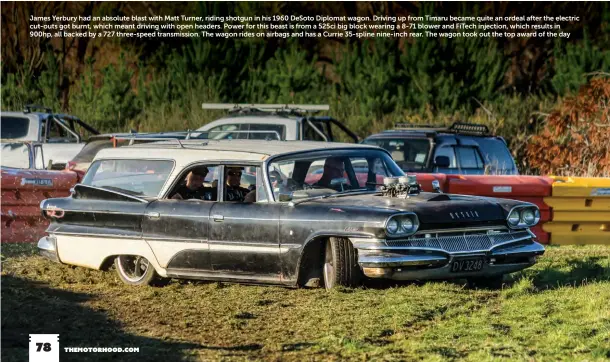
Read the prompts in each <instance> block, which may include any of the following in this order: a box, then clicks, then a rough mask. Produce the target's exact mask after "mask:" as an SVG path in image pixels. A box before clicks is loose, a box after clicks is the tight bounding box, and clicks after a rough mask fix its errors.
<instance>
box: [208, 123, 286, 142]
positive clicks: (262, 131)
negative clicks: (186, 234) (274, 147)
mask: <svg viewBox="0 0 610 362" xmlns="http://www.w3.org/2000/svg"><path fill="white" fill-rule="evenodd" d="M284 129H285V127H284V126H283V125H278V124H258V123H256V124H254V123H253V124H248V123H241V124H225V125H222V126H217V127H214V128H211V129H210V130H209V131H207V132H208V138H209V139H216V140H218V139H242V140H245V139H251V140H278V139H279V140H282V139H284ZM278 137H279V138H278Z"/></svg>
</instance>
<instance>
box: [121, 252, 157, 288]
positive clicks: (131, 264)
mask: <svg viewBox="0 0 610 362" xmlns="http://www.w3.org/2000/svg"><path fill="white" fill-rule="evenodd" d="M149 266H150V264H149V262H148V260H146V258H144V257H141V256H135V255H121V256H119V271H120V272H121V274H122V275H123V276H124V277H125V279H127V280H129V281H131V282H139V281H140V280H142V279H143V278H144V275H146V271H147V270H148V268H149Z"/></svg>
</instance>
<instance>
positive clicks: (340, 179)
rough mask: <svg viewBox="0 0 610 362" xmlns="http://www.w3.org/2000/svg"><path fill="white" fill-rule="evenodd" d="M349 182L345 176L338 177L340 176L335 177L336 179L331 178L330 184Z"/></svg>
mask: <svg viewBox="0 0 610 362" xmlns="http://www.w3.org/2000/svg"><path fill="white" fill-rule="evenodd" d="M348 182H349V181H347V179H346V178H345V177H338V178H334V179H332V180H330V185H331V186H337V185H343V184H346V183H348Z"/></svg>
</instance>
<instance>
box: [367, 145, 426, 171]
mask: <svg viewBox="0 0 610 362" xmlns="http://www.w3.org/2000/svg"><path fill="white" fill-rule="evenodd" d="M364 143H366V144H371V145H375V146H379V147H381V148H384V149H386V150H387V151H388V152H390V154H391V155H392V158H393V159H394V161H395V162H396V164H398V166H399V167H400V168H401V169H402V170H403V171H407V172H416V171H422V170H424V169H425V168H426V164H427V163H428V155H429V154H430V141H429V140H428V139H427V138H421V139H405V138H374V139H368V140H366V141H364Z"/></svg>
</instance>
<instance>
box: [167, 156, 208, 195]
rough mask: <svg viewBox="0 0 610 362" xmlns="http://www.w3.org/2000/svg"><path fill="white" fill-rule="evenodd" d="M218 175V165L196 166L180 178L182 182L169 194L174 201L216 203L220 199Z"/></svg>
mask: <svg viewBox="0 0 610 362" xmlns="http://www.w3.org/2000/svg"><path fill="white" fill-rule="evenodd" d="M218 174H219V167H218V166H216V165H196V166H193V167H191V168H189V169H188V170H186V171H185V172H183V173H182V175H181V176H180V181H179V182H178V184H177V185H175V186H174V188H173V189H172V191H171V192H170V193H169V194H168V198H170V199H174V200H192V199H196V200H203V201H216V200H217V199H218Z"/></svg>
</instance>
